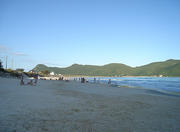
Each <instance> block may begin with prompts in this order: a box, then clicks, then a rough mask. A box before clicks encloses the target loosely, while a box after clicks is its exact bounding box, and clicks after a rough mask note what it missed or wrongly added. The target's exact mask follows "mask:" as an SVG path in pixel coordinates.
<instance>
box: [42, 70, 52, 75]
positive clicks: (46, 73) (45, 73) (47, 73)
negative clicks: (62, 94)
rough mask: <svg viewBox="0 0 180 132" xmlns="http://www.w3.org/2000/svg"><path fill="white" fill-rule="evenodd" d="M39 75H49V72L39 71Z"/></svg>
mask: <svg viewBox="0 0 180 132" xmlns="http://www.w3.org/2000/svg"><path fill="white" fill-rule="evenodd" d="M41 73H42V74H44V75H49V73H50V72H49V71H48V70H44V71H41Z"/></svg>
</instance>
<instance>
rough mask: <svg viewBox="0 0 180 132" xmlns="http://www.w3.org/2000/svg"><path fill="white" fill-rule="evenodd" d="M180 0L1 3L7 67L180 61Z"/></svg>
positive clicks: (0, 41)
mask: <svg viewBox="0 0 180 132" xmlns="http://www.w3.org/2000/svg"><path fill="white" fill-rule="evenodd" d="M179 50H180V1H179V0H0V59H1V60H2V61H3V64H4V67H5V58H6V56H8V68H13V69H16V68H24V69H25V70H26V71H28V70H31V69H32V68H34V67H35V66H36V65H37V64H46V65H48V66H56V67H67V66H70V65H72V64H74V63H77V64H83V65H85V64H88V65H104V64H108V63H123V64H126V65H129V66H133V67H135V66H140V65H145V64H148V63H151V62H156V61H165V60H167V59H180V51H179Z"/></svg>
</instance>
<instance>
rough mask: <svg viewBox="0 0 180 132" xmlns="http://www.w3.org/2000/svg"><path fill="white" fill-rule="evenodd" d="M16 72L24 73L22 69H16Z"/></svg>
mask: <svg viewBox="0 0 180 132" xmlns="http://www.w3.org/2000/svg"><path fill="white" fill-rule="evenodd" d="M16 71H17V72H24V69H23V68H18V69H16Z"/></svg>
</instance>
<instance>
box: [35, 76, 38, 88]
mask: <svg viewBox="0 0 180 132" xmlns="http://www.w3.org/2000/svg"><path fill="white" fill-rule="evenodd" d="M34 78H35V81H34V84H35V85H36V84H37V81H38V74H36V75H35V77H34Z"/></svg>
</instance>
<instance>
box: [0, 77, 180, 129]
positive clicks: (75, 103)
mask: <svg viewBox="0 0 180 132" xmlns="http://www.w3.org/2000/svg"><path fill="white" fill-rule="evenodd" d="M179 111H180V97H176V96H168V95H164V94H160V93H158V92H155V91H152V90H151V91H150V90H147V89H140V88H139V89H138V88H125V87H115V86H112V85H108V84H93V83H80V82H76V81H69V82H65V81H55V80H38V83H37V85H36V86H30V85H24V86H20V80H19V79H15V78H1V77H0V132H37V131H38V132H44V131H45V132H46V131H47V132H179V130H180V112H179Z"/></svg>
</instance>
